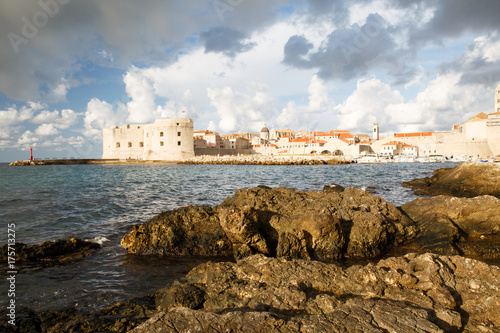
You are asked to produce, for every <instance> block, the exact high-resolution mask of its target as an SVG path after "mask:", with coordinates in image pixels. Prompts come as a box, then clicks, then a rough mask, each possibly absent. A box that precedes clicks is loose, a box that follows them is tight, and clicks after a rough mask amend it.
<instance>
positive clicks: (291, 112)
mask: <svg viewBox="0 0 500 333" xmlns="http://www.w3.org/2000/svg"><path fill="white" fill-rule="evenodd" d="M498 17H500V3H499V2H498V1H495V0H482V1H468V0H455V1H449V0H447V1H445V0H442V1H430V0H412V1H396V0H385V1H384V0H356V1H347V0H343V1H326V0H303V1H299V0H294V1H285V0H252V1H250V0H207V1H194V0H187V1H164V0H163V1H161V0H149V1H147V2H138V1H133V0H107V1H98V0H85V1H84V0H39V1H31V0H17V1H1V2H0V32H1V33H0V162H8V161H12V160H16V159H25V158H27V157H28V156H29V147H33V148H34V151H35V156H36V157H38V158H45V157H75V158H88V157H93V158H98V157H100V156H101V153H102V147H101V146H102V141H101V133H102V128H103V127H107V126H115V125H122V124H128V123H131V124H133V123H149V122H152V121H154V120H155V119H157V118H168V117H177V116H181V115H182V116H185V115H187V116H189V117H192V118H193V119H194V123H195V129H210V130H213V131H217V132H219V133H221V134H224V133H231V132H239V131H252V132H258V131H259V130H260V128H261V127H262V126H263V124H264V123H266V124H267V125H268V127H274V128H292V129H294V130H306V129H310V130H329V129H334V128H335V129H345V130H351V131H353V132H355V133H370V132H371V131H370V129H371V126H372V123H373V122H375V121H377V122H378V123H379V124H380V126H381V133H382V134H387V133H391V132H410V131H443V130H444V131H445V130H449V129H450V128H451V127H452V126H453V125H454V124H460V123H462V122H463V121H465V120H467V119H468V118H470V117H472V116H473V115H475V114H477V113H479V112H485V113H491V112H493V106H494V104H493V102H494V99H493V92H494V88H495V87H496V85H497V84H498V81H499V80H500V63H499V62H500V32H499V27H500V20H498ZM183 110H184V111H185V112H184V113H183V112H182V111H183Z"/></svg>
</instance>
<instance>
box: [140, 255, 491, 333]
mask: <svg viewBox="0 0 500 333" xmlns="http://www.w3.org/2000/svg"><path fill="white" fill-rule="evenodd" d="M499 286H500V269H499V268H498V267H496V266H489V265H487V264H485V263H483V262H480V261H475V260H472V259H467V258H463V257H460V256H451V257H447V256H438V255H435V254H425V255H416V254H409V255H406V256H404V257H399V258H389V259H386V260H382V261H380V262H379V263H378V264H368V265H366V266H351V267H349V268H347V269H344V268H342V267H340V266H337V265H335V264H327V263H322V262H318V261H309V260H290V261H287V260H285V259H279V258H269V257H265V256H263V255H254V256H250V257H248V258H245V259H242V260H240V261H239V262H238V263H212V262H209V263H206V264H202V265H200V266H198V267H197V268H195V269H193V270H192V271H191V272H190V273H189V274H188V275H187V276H186V277H184V278H183V279H182V280H181V281H179V282H177V283H174V284H171V285H169V286H167V287H165V288H164V289H163V290H161V291H159V292H158V293H157V296H156V303H157V306H158V309H159V310H162V312H160V313H159V314H157V315H156V316H154V317H153V318H151V319H150V320H148V321H147V322H146V323H144V324H142V325H140V326H139V327H137V328H135V329H134V330H133V331H132V332H134V333H141V332H152V331H155V332H179V331H188V330H189V331H191V332H221V331H225V332H226V331H227V332H229V331H233V332H236V331H238V332H239V331H242V332H278V331H279V332H283V331H286V332H319V331H335V332H338V331H341V332H388V331H389V332H443V331H444V332H459V331H462V330H465V331H469V332H495V331H498V330H497V329H496V328H498V327H499V326H500V312H499V311H498V308H499V307H500V287H499ZM182 291H185V295H184V296H183V294H182ZM172 295H174V296H172ZM173 299H175V302H174V303H172V300H173ZM193 300H194V301H193ZM175 305H178V306H181V307H177V306H175ZM195 309H198V310H195Z"/></svg>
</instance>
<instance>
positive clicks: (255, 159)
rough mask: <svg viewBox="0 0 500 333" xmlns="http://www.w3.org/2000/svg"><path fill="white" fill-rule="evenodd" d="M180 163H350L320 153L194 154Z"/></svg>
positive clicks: (340, 158)
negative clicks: (281, 154) (282, 154)
mask: <svg viewBox="0 0 500 333" xmlns="http://www.w3.org/2000/svg"><path fill="white" fill-rule="evenodd" d="M179 163H180V164H230V165H337V164H350V163H351V161H350V160H347V159H345V158H344V157H343V156H321V155H319V156H318V155H286V156H275V155H238V156H229V155H225V156H209V155H206V156H196V157H193V158H190V159H188V160H185V161H182V162H179Z"/></svg>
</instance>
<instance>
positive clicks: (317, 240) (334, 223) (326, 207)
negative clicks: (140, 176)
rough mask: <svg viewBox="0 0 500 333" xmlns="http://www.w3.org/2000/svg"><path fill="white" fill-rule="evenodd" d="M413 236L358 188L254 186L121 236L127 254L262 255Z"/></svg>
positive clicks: (363, 249)
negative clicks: (219, 200) (220, 202)
mask: <svg viewBox="0 0 500 333" xmlns="http://www.w3.org/2000/svg"><path fill="white" fill-rule="evenodd" d="M416 234H417V228H416V227H415V225H414V223H413V221H411V220H410V219H409V218H408V217H406V216H405V215H404V214H402V213H401V211H399V210H398V209H397V208H396V207H395V206H394V205H393V204H391V203H387V202H386V201H385V200H383V199H382V198H380V197H377V196H374V195H371V194H369V193H366V192H365V191H363V190H359V189H355V188H347V189H345V190H344V189H342V188H340V187H337V188H336V190H331V188H328V189H327V190H325V191H309V192H302V191H296V190H293V189H287V188H276V189H270V188H266V187H256V188H253V189H243V190H238V191H237V192H236V194H235V195H234V196H233V197H231V198H227V199H226V200H225V201H224V202H223V203H222V204H221V205H219V206H217V207H214V208H210V207H193V206H191V207H187V208H180V209H177V210H174V211H170V212H164V213H162V214H160V215H158V216H157V217H155V218H154V219H153V220H151V221H149V222H147V223H145V224H143V225H139V226H136V227H134V230H133V231H132V232H131V233H129V234H128V235H126V236H125V237H124V238H123V239H122V242H121V244H122V246H123V247H124V248H126V249H127V251H128V253H134V254H151V253H155V254H168V255H212V256H213V255H224V254H228V253H231V252H232V253H233V254H234V255H235V257H236V258H238V259H240V258H243V257H245V256H248V255H250V254H255V253H263V254H265V255H270V256H279V257H286V258H307V259H309V258H311V259H317V260H323V261H330V260H339V259H343V258H375V257H378V256H380V255H382V254H383V253H384V252H385V251H386V250H387V249H389V248H391V247H394V246H397V245H398V244H401V243H402V242H405V241H407V240H409V239H411V238H413V237H415V236H416Z"/></svg>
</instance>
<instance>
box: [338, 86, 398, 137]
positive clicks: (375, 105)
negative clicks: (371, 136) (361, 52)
mask: <svg viewBox="0 0 500 333" xmlns="http://www.w3.org/2000/svg"><path fill="white" fill-rule="evenodd" d="M403 102H404V98H403V96H402V95H401V93H400V92H399V91H397V90H392V89H391V87H390V86H389V85H388V84H385V83H383V82H382V81H380V80H378V79H376V78H374V77H372V78H368V79H361V80H358V82H357V86H356V90H355V91H354V92H353V93H352V94H351V96H349V97H348V98H347V99H346V100H345V102H344V103H342V104H340V105H338V106H337V107H336V110H337V112H338V115H337V117H338V119H339V128H340V129H343V130H361V131H369V130H370V129H371V126H372V125H373V123H374V122H378V123H379V124H381V125H382V124H383V125H385V126H386V127H385V129H387V128H390V127H392V128H394V125H397V124H391V123H390V122H389V118H388V117H387V115H386V108H387V106H388V105H391V104H400V103H403Z"/></svg>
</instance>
